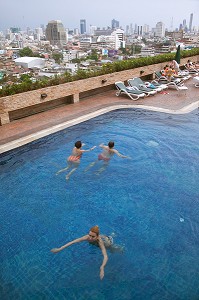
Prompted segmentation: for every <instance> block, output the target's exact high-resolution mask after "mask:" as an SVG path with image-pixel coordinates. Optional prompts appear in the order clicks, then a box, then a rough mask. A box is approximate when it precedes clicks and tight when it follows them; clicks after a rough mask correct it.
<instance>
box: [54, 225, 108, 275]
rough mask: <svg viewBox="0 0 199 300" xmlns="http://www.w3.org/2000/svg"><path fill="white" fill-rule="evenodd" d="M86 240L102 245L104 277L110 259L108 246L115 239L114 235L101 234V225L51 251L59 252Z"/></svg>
mask: <svg viewBox="0 0 199 300" xmlns="http://www.w3.org/2000/svg"><path fill="white" fill-rule="evenodd" d="M84 241H87V242H88V243H90V244H92V245H95V246H98V247H100V249H101V251H102V255H103V261H102V264H101V267H100V279H103V277H104V267H105V265H106V263H107V261H108V255H107V252H106V248H109V247H110V246H111V245H112V243H113V240H112V237H108V236H105V235H101V234H100V231H99V227H98V226H97V225H96V226H94V227H92V228H91V229H90V230H89V233H88V234H87V235H84V236H82V237H80V238H78V239H75V240H73V241H71V242H69V243H67V244H65V245H63V246H62V247H60V248H53V249H51V252H53V253H57V252H60V251H61V250H63V249H65V248H67V247H69V246H71V245H73V244H75V243H79V242H84Z"/></svg>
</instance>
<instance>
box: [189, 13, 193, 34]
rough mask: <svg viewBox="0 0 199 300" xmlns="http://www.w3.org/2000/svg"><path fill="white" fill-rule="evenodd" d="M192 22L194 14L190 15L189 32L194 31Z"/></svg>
mask: <svg viewBox="0 0 199 300" xmlns="http://www.w3.org/2000/svg"><path fill="white" fill-rule="evenodd" d="M192 22H193V14H190V20H189V31H190V32H191V31H192Z"/></svg>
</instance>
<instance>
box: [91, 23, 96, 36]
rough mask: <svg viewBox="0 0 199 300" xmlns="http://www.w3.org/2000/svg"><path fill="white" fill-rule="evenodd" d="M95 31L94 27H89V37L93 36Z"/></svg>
mask: <svg viewBox="0 0 199 300" xmlns="http://www.w3.org/2000/svg"><path fill="white" fill-rule="evenodd" d="M96 29H97V26H95V25H90V35H94V34H95V30H96Z"/></svg>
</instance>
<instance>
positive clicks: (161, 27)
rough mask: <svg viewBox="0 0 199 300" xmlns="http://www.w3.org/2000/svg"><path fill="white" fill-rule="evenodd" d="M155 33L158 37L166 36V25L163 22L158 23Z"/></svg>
mask: <svg viewBox="0 0 199 300" xmlns="http://www.w3.org/2000/svg"><path fill="white" fill-rule="evenodd" d="M155 35H156V36H157V37H165V25H164V23H162V22H158V23H157V24H156V30H155Z"/></svg>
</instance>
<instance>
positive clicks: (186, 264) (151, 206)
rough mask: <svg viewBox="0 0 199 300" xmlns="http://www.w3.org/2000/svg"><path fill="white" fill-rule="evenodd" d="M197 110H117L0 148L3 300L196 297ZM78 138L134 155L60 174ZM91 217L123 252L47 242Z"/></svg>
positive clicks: (80, 229)
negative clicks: (104, 252)
mask: <svg viewBox="0 0 199 300" xmlns="http://www.w3.org/2000/svg"><path fill="white" fill-rule="evenodd" d="M198 120H199V113H198V111H194V112H192V113H190V114H186V115H169V114H161V113H155V112H146V111H141V110H139V109H136V110H119V111H114V112H111V113H108V114H105V115H103V116H99V117H97V118H95V119H92V120H89V121H87V122H84V123H82V124H79V125H77V126H73V127H71V128H69V129H66V130H64V131H61V132H59V133H56V134H53V135H51V136H48V137H46V138H44V139H41V140H39V141H35V142H33V143H31V144H29V145H26V146H23V147H21V148H19V149H17V150H14V151H10V152H9V153H6V154H3V155H2V156H1V160H0V168H1V175H0V185H1V187H0V200H1V201H0V228H1V241H0V253H1V256H0V264H1V267H0V295H1V296H0V299H1V300H4V299H6V300H7V299H67V300H68V299H69V300H70V299H78V300H79V299H95V300H104V299H111V300H112V299H114V300H117V299H118V300H123V299H134V300H136V299H139V300H140V299H141V300H142V299H144V300H148V299H155V300H156V299H157V300H160V299H161V300H163V299H169V300H172V299H199V276H198V274H199V264H198V257H199V184H198V182H199V172H198V165H199V143H198V140H199V122H198ZM76 140H82V141H83V142H84V143H86V146H85V148H86V147H91V146H93V145H99V144H100V143H102V142H104V143H107V142H108V141H109V140H114V141H115V148H117V149H118V150H119V151H120V152H121V153H123V154H126V155H129V156H131V158H132V159H131V160H130V159H122V158H119V157H113V159H112V160H111V162H110V165H109V166H108V167H107V169H106V170H105V171H104V172H103V173H101V174H100V175H96V174H95V172H96V171H97V170H98V169H99V168H100V166H101V165H100V163H99V164H97V165H96V166H95V167H94V168H93V169H90V170H89V171H88V172H87V173H85V172H84V169H85V168H86V167H87V166H88V164H89V163H90V162H92V161H93V160H95V159H96V158H97V155H98V153H99V151H100V149H99V147H97V148H96V149H95V150H94V151H92V152H89V153H85V154H84V155H83V157H82V160H81V165H80V166H79V169H78V170H77V171H76V173H74V174H73V175H72V176H71V178H70V180H69V181H68V182H66V180H65V173H62V174H59V175H58V176H56V175H55V173H56V172H57V171H58V170H59V169H61V168H63V167H65V164H66V157H67V156H68V155H70V153H71V149H72V148H73V144H74V142H75V141H76ZM96 224H98V225H99V226H100V229H101V232H102V233H104V234H112V235H113V236H114V242H115V243H116V244H120V245H123V246H124V247H125V250H124V252H123V253H108V256H109V260H108V264H107V266H106V268H105V277H104V279H103V280H102V281H100V279H99V267H100V264H101V261H102V255H101V253H100V250H99V248H97V247H94V246H91V245H89V244H87V243H82V244H76V245H73V246H71V247H69V248H67V249H65V250H63V251H62V252H60V253H58V254H52V253H51V252H50V249H51V248H54V247H58V246H61V245H63V244H65V243H67V242H68V241H70V240H72V239H75V238H77V237H80V236H82V235H84V234H87V232H88V230H89V228H90V227H91V226H93V225H96Z"/></svg>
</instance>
